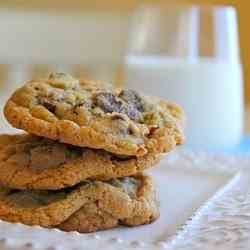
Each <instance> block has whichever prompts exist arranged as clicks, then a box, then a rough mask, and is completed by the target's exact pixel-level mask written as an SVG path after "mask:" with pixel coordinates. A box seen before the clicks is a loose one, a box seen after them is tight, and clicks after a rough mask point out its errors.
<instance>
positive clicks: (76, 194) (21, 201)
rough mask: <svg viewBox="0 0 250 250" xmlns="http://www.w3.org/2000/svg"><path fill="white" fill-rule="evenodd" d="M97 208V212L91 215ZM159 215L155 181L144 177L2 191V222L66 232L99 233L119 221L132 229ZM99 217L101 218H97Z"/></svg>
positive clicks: (2, 189) (0, 192)
mask: <svg viewBox="0 0 250 250" xmlns="http://www.w3.org/2000/svg"><path fill="white" fill-rule="evenodd" d="M93 205H94V207H96V210H93V211H90V210H91V209H93V208H94V207H93ZM158 213H159V212H158V202H157V200H156V197H155V191H154V187H153V184H152V180H151V178H150V177H147V176H143V175H138V176H134V177H124V178H120V179H112V180H110V181H106V182H101V181H88V182H83V183H81V184H78V185H76V186H75V187H73V188H66V189H63V190H59V191H38V190H36V191H35V190H15V189H12V190H11V189H5V188H1V191H0V219H2V220H5V221H9V222H19V223H23V224H28V225H40V226H43V227H49V228H50V227H57V228H60V229H62V230H65V231H75V230H77V231H79V232H90V231H96V230H98V229H104V228H108V227H111V225H112V226H113V227H114V226H116V225H117V224H118V220H119V221H121V222H122V223H124V224H128V225H138V224H145V223H149V222H150V221H152V220H154V219H156V218H157V217H158ZM95 214H96V215H98V217H96V218H94V217H95ZM108 216H109V217H108ZM83 218H84V219H85V220H82V219H83ZM102 219H103V221H101V220H102Z"/></svg>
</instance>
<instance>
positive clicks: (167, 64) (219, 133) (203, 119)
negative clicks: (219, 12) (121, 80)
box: [125, 56, 243, 148]
mask: <svg viewBox="0 0 250 250" xmlns="http://www.w3.org/2000/svg"><path fill="white" fill-rule="evenodd" d="M125 84H126V87H128V88H133V89H136V90H140V91H143V92H145V93H147V94H150V95H156V96H160V97H162V98H166V99H168V100H171V101H174V102H176V103H178V104H180V105H181V106H182V107H183V108H184V110H185V113H186V116H187V123H186V136H187V145H191V146H193V147H202V148H204V147H205V148H225V147H226V148H229V147H233V146H236V145H237V144H238V143H239V142H240V140H241V138H242V133H243V80H242V66H241V64H240V63H233V62H231V63H230V62H229V63H228V62H224V61H217V60H213V59H209V58H207V59H206V58H199V60H197V61H195V60H193V61H192V60H187V59H171V58H166V57H149V56H147V57H146V56H140V57H138V56H129V57H127V59H126V63H125Z"/></svg>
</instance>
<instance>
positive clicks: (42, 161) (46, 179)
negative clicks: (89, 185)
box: [0, 134, 161, 190]
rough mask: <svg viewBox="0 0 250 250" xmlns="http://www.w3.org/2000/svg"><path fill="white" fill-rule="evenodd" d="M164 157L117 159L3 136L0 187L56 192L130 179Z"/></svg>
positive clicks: (29, 138)
mask: <svg viewBox="0 0 250 250" xmlns="http://www.w3.org/2000/svg"><path fill="white" fill-rule="evenodd" d="M160 156H161V155H159V154H158V155H157V154H156V155H155V154H153V153H151V154H150V153H148V154H147V155H145V156H141V157H135V156H122V155H114V154H112V153H109V152H107V151H104V150H101V149H99V150H97V149H89V148H82V147H78V146H72V145H69V144H64V143H59V142H57V141H53V140H50V139H47V138H42V137H38V136H34V135H28V134H15V135H11V134H9V135H8V134H2V135H0V185H1V186H4V187H9V188H16V189H42V190H56V189H62V188H65V187H68V186H74V185H75V184H77V183H79V182H81V181H84V180H86V179H92V180H107V179H112V178H117V177H123V176H131V175H134V174H136V173H138V172H142V171H143V170H145V169H147V168H150V167H152V166H154V165H155V164H156V163H157V162H158V161H159V159H160V158H161V157H160Z"/></svg>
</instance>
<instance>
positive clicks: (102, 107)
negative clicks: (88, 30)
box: [4, 73, 184, 156]
mask: <svg viewBox="0 0 250 250" xmlns="http://www.w3.org/2000/svg"><path fill="white" fill-rule="evenodd" d="M4 114H5V117H6V118H7V120H8V121H9V122H10V124H12V125H13V126H14V127H16V128H19V129H23V130H26V131H27V132H29V133H32V134H36V135H38V136H43V137H47V138H50V139H53V140H59V141H61V142H64V143H68V144H73V145H77V146H81V147H89V148H95V149H105V150H106V151H109V152H112V153H114V154H120V155H136V156H142V155H146V154H147V153H148V152H152V151H154V152H156V153H163V152H168V151H170V150H172V149H173V148H174V147H175V146H176V145H177V144H181V143H182V142H183V139H184V136H183V131H182V127H183V124H182V123H183V112H182V110H181V109H180V108H179V107H178V106H177V105H175V104H173V103H170V102H167V101H163V100H159V99H157V98H152V97H146V96H143V95H140V94H138V93H137V92H135V91H133V90H115V89H112V88H111V87H110V86H106V85H104V84H99V83H93V82H88V81H84V80H81V81H79V80H77V79H74V78H73V77H71V76H70V75H67V74H64V73H55V74H51V75H50V76H49V78H48V79H45V80H38V81H30V82H27V83H26V84H25V85H24V86H23V87H21V88H20V89H18V90H17V91H16V92H15V93H14V94H13V95H12V96H11V98H10V99H9V100H8V102H7V104H6V106H5V109H4Z"/></svg>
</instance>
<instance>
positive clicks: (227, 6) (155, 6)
mask: <svg viewBox="0 0 250 250" xmlns="http://www.w3.org/2000/svg"><path fill="white" fill-rule="evenodd" d="M150 8H151V9H158V8H161V9H163V10H164V9H168V8H170V9H185V8H186V9H189V8H198V9H203V10H204V9H206V10H209V9H211V10H213V9H222V10H231V11H236V12H237V11H238V9H237V6H235V5H233V4H212V3H206V4H192V3H168V4H165V3H145V4H140V5H138V6H137V7H136V8H135V11H138V10H143V9H150Z"/></svg>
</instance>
